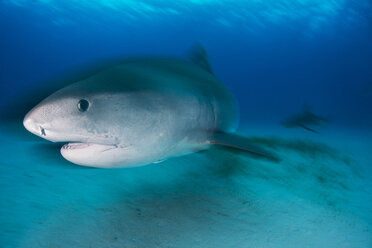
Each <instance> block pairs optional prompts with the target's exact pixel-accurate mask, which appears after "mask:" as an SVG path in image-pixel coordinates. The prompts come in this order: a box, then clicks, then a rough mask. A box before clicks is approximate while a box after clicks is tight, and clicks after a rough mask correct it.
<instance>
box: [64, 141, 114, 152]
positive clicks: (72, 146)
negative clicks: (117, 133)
mask: <svg viewBox="0 0 372 248" xmlns="http://www.w3.org/2000/svg"><path fill="white" fill-rule="evenodd" d="M116 148H118V146H117V145H102V144H96V143H68V144H65V145H63V146H62V148H61V151H65V152H67V151H68V150H85V149H88V150H92V151H95V152H105V151H109V150H112V149H116Z"/></svg>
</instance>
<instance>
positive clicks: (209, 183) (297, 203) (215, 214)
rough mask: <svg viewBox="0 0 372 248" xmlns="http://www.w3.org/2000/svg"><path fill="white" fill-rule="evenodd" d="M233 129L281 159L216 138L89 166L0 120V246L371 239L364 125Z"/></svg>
mask: <svg viewBox="0 0 372 248" xmlns="http://www.w3.org/2000/svg"><path fill="white" fill-rule="evenodd" d="M243 130H244V131H245V132H244V133H245V134H246V135H247V136H249V137H252V138H251V139H252V140H253V141H254V142H257V144H260V145H264V146H265V147H267V148H268V149H270V150H272V151H273V152H275V153H276V154H278V155H279V156H280V158H281V159H282V161H281V162H280V163H273V162H270V161H266V160H262V159H258V158H253V157H251V156H249V155H247V154H245V153H241V152H234V151H229V150H226V149H221V148H217V147H216V148H212V149H210V150H208V151H206V152H200V153H195V154H192V155H189V156H184V157H179V158H173V159H169V160H167V161H165V162H163V163H160V164H152V165H149V166H144V167H138V168H129V169H128V168H124V169H109V170H108V169H91V168H84V167H79V166H75V165H72V164H71V163H69V162H67V161H65V160H64V159H63V158H62V157H61V155H60V153H59V149H60V147H61V146H62V144H53V143H50V142H47V141H43V140H41V139H39V138H38V137H33V136H32V135H31V134H29V133H26V131H24V130H23V129H22V127H21V126H20V125H18V124H17V125H14V124H13V125H11V124H2V125H1V127H0V140H1V142H0V151H1V162H0V247H2V248H14V247H20V248H23V247H24V248H43V247H51V248H52V247H53V248H56V247H80V248H84V247H87V248H88V247H89V248H92V247H93V248H94V247H99V248H106V247H107V248H109V247H110V248H116V247H118V248H119V247H120V248H123V247H124V248H126V247H128V248H132V247H133V248H134V247H143V248H149V247H185V248H186V247H187V248H189V247H203V248H207V247H211V248H216V247H217V248H218V247H221V248H222V247H234V248H239V247H242V248H246V247H250V248H254V247H258V248H261V247H263V248H271V247H273V248H274V247H298V248H302V247H312V248H313V247H317V248H321V247H327V248H332V247H337V248H343V247H345V248H353V247H355V248H364V247H365V248H369V247H372V229H371V227H372V180H371V179H372V162H371V161H372V152H371V151H372V133H371V132H362V131H359V132H356V131H353V130H344V129H338V130H332V131H326V132H324V133H321V134H320V135H317V134H316V135H315V134H307V133H304V131H302V130H297V131H296V130H285V129H281V128H274V129H273V128H264V127H261V128H248V127H246V128H244V129H243Z"/></svg>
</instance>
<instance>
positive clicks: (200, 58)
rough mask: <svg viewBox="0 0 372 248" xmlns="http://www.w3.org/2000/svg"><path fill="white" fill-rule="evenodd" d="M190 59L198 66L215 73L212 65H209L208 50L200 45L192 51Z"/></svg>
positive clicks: (195, 46) (196, 45)
mask: <svg viewBox="0 0 372 248" xmlns="http://www.w3.org/2000/svg"><path fill="white" fill-rule="evenodd" d="M190 59H191V61H192V62H194V63H195V64H196V65H198V66H200V67H201V68H203V69H205V70H206V71H208V72H210V73H213V71H212V68H211V65H210V63H209V56H208V53H207V50H205V48H204V47H203V46H202V45H201V44H200V43H197V44H195V45H194V46H193V47H192V48H191V50H190Z"/></svg>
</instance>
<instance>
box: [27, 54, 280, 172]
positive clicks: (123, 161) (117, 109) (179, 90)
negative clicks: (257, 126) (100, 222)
mask: <svg viewBox="0 0 372 248" xmlns="http://www.w3.org/2000/svg"><path fill="white" fill-rule="evenodd" d="M205 55H206V54H205V53H204V52H203V53H201V54H200V58H199V59H195V61H194V62H192V61H187V60H182V59H176V58H164V57H145V58H132V59H127V60H125V61H123V62H121V63H118V64H115V65H112V66H110V67H109V68H105V69H102V70H100V71H98V72H96V73H93V74H92V75H90V76H88V77H86V78H84V79H82V80H79V81H77V82H73V83H72V84H70V85H68V86H66V87H64V88H62V89H60V90H58V91H56V92H55V93H53V94H52V95H50V96H49V97H47V98H45V99H44V100H43V101H41V102H40V103H39V104H38V105H36V106H35V107H34V108H33V109H31V110H30V111H29V112H28V113H27V115H26V116H25V117H24V121H23V125H24V127H25V128H26V129H27V130H28V131H30V132H31V133H33V134H35V135H38V136H40V137H42V138H44V139H47V140H49V141H52V142H67V144H65V145H63V146H62V148H61V150H60V151H61V154H62V156H63V157H64V158H65V159H67V160H68V161H70V162H72V163H75V164H78V165H83V166H90V167H99V168H114V167H132V166H141V165H146V164H151V163H159V162H161V161H164V160H166V159H168V158H171V157H175V156H182V155H186V154H189V153H193V152H197V151H202V150H205V149H208V148H209V147H210V146H212V145H223V146H228V147H230V148H234V149H241V150H245V151H247V152H249V153H251V154H254V155H257V156H263V157H267V158H269V159H272V160H276V157H275V156H274V155H272V154H271V153H270V152H268V151H266V150H265V149H263V148H261V147H258V146H256V145H255V144H251V143H250V142H248V141H246V140H245V139H244V138H242V137H240V136H239V135H236V134H234V132H235V131H236V129H237V127H238V122H239V112H238V106H237V103H236V101H235V99H234V97H233V95H232V94H231V92H230V91H229V90H228V88H227V87H226V86H225V85H224V84H223V83H222V82H221V81H219V80H218V79H217V78H216V77H215V76H214V75H213V73H212V71H211V69H210V65H209V63H206V61H207V60H206V59H205ZM198 61H202V63H199V62H198Z"/></svg>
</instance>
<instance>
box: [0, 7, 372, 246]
mask: <svg viewBox="0 0 372 248" xmlns="http://www.w3.org/2000/svg"><path fill="white" fill-rule="evenodd" d="M195 43H200V44H202V45H203V46H204V47H205V49H206V50H207V51H208V54H209V57H210V62H211V65H212V68H213V71H214V73H215V75H216V76H217V77H218V78H219V79H220V80H221V81H222V82H224V83H225V84H226V85H227V86H228V88H229V89H231V91H232V92H233V94H234V95H235V97H236V98H237V100H238V102H239V105H240V111H241V124H240V130H239V132H240V133H241V134H244V135H246V136H248V137H259V138H261V139H265V142H266V143H267V142H269V143H270V145H274V147H275V149H276V151H277V152H278V153H279V154H280V155H281V156H282V158H283V161H282V162H281V163H280V164H275V163H270V162H267V161H262V160H258V159H255V158H250V157H247V156H245V155H244V154H231V153H229V152H227V151H220V150H216V149H212V150H210V151H208V152H206V153H197V154H193V155H190V156H185V157H180V158H175V159H171V160H168V161H166V162H164V163H161V164H155V165H149V166H145V167H140V168H133V169H120V170H97V169H85V168H80V167H77V166H73V165H72V164H70V163H69V162H67V161H65V160H63V158H62V157H61V156H60V154H59V145H58V146H53V145H50V143H48V142H46V141H42V140H41V139H39V138H37V137H33V135H32V134H30V133H27V132H26V131H25V130H24V128H23V126H22V118H23V116H24V114H25V113H26V112H27V111H28V110H29V109H30V108H32V107H33V104H34V103H35V101H36V100H37V99H38V98H37V97H35V95H38V94H37V93H38V92H43V89H45V88H48V87H51V88H52V87H53V84H55V82H56V81H58V80H56V79H58V78H64V77H66V74H68V73H69V72H70V71H73V70H75V69H76V68H81V67H82V66H84V65H87V64H89V63H92V62H95V61H101V60H106V59H108V60H109V59H110V58H117V57H126V56H133V55H169V56H177V57H180V58H185V59H187V58H188V52H189V50H190V48H191V47H192V46H193V45H194V44H195ZM0 92H1V96H0V114H1V117H0V119H1V125H0V126H1V127H0V131H1V133H0V140H1V142H0V151H1V161H0V247H6V248H8V247H27V248H28V247H358V248H359V247H366V248H368V247H372V234H371V230H372V229H371V228H372V186H371V179H372V168H371V166H372V165H371V161H372V156H371V154H370V151H371V150H372V143H371V140H372V139H371V138H372V114H371V109H372V3H371V2H369V1H362V0H360V1H356V0H355V1H351V0H329V1H322V0H298V1H291V0H276V1H274V0H273V1H260V0H254V1H253V0H251V1H250V0H247V1H243V0H236V1H227V0H221V1H217V0H205V1H202V0H189V1H187V0H179V1H165V0H156V1H155V0H153V1H151V0H147V1H130V0H126V1H117V0H111V1H110V0H94V1H73V0H71V1H53V0H40V1H37V0H34V1H27V0H3V1H0ZM40 94H41V93H40ZM38 97H39V96H38ZM303 105H307V106H309V107H310V108H311V110H312V111H314V113H316V114H318V115H321V116H325V117H327V118H328V119H329V120H330V122H328V123H326V124H325V125H323V126H319V127H317V129H318V131H319V134H316V133H311V132H308V131H306V130H304V129H301V128H297V129H287V128H284V127H283V126H281V125H280V122H281V121H282V120H283V119H285V118H287V117H288V116H291V115H293V114H295V113H297V112H299V111H300V110H301V108H302V106H303ZM261 142H263V141H262V140H261ZM296 142H297V143H296ZM301 142H302V143H301Z"/></svg>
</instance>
